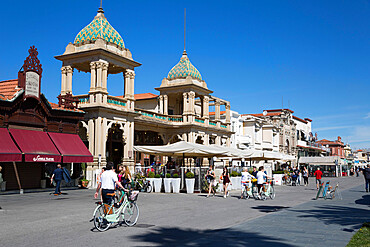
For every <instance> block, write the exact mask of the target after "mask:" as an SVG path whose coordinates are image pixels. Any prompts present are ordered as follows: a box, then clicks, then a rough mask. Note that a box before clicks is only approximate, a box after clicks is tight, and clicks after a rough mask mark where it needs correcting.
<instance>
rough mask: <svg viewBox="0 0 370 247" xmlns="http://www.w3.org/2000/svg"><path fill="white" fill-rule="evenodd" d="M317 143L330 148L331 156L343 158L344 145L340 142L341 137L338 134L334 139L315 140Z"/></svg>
mask: <svg viewBox="0 0 370 247" xmlns="http://www.w3.org/2000/svg"><path fill="white" fill-rule="evenodd" d="M317 143H319V144H321V145H324V146H326V147H328V148H330V155H331V156H339V157H340V158H342V159H344V158H345V154H344V147H345V145H344V143H343V142H342V138H341V137H340V136H338V139H337V140H335V141H329V140H326V139H322V140H320V141H317Z"/></svg>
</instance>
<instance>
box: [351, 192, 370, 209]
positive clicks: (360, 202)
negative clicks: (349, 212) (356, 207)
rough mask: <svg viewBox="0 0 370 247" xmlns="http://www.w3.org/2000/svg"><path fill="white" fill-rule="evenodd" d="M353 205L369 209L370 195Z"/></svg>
mask: <svg viewBox="0 0 370 247" xmlns="http://www.w3.org/2000/svg"><path fill="white" fill-rule="evenodd" d="M355 203H356V204H361V205H368V206H369V207H370V194H369V195H364V196H362V198H361V199H358V200H356V201H355Z"/></svg>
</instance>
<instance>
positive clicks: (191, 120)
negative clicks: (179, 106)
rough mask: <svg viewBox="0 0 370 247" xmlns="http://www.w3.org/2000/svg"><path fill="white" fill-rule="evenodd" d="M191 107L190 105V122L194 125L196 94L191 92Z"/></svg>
mask: <svg viewBox="0 0 370 247" xmlns="http://www.w3.org/2000/svg"><path fill="white" fill-rule="evenodd" d="M188 95H189V105H188V114H189V116H188V122H190V123H192V122H194V121H195V117H194V116H195V93H194V92H189V93H188Z"/></svg>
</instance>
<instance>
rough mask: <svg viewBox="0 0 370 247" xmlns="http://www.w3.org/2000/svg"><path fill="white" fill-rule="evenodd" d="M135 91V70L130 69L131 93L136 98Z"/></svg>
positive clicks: (132, 97)
mask: <svg viewBox="0 0 370 247" xmlns="http://www.w3.org/2000/svg"><path fill="white" fill-rule="evenodd" d="M134 91H135V71H133V70H131V71H130V84H129V94H130V97H131V99H135V98H134Z"/></svg>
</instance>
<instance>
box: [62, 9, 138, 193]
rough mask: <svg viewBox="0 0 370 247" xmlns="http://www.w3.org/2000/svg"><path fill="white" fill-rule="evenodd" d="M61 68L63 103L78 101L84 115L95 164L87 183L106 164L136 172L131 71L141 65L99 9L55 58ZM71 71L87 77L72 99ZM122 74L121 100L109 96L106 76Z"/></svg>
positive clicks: (83, 124)
mask: <svg viewBox="0 0 370 247" xmlns="http://www.w3.org/2000/svg"><path fill="white" fill-rule="evenodd" d="M55 58H56V59H58V60H60V61H62V62H63V65H62V69H61V70H62V87H61V97H60V98H61V99H62V100H65V101H67V100H70V99H71V98H72V99H73V100H78V102H79V103H78V108H79V109H82V110H83V111H85V112H86V114H85V119H84V121H81V125H80V133H81V136H82V135H83V137H81V138H82V139H83V140H84V141H86V142H85V143H87V142H88V146H89V150H90V152H91V153H92V154H93V156H94V162H93V163H89V164H88V167H87V179H89V180H91V181H92V183H91V184H92V186H95V185H96V183H95V182H94V179H95V176H94V172H95V171H94V170H95V169H96V168H98V167H102V166H104V165H105V164H106V162H108V161H112V162H113V163H114V164H115V165H119V164H124V165H129V166H132V167H133V166H134V157H133V143H134V118H135V116H137V113H135V111H134V107H135V105H134V104H135V99H134V79H135V72H134V69H135V68H136V67H138V66H140V65H141V64H140V63H138V62H136V61H134V60H133V58H132V54H131V52H130V50H129V49H127V48H126V47H125V43H124V42H123V39H122V37H121V35H120V34H119V33H118V32H117V31H116V30H115V29H114V28H113V27H112V26H111V24H110V23H109V22H108V20H107V18H106V17H105V16H104V11H103V9H102V8H101V7H100V8H99V10H98V13H97V14H96V16H95V17H94V19H93V20H92V21H91V22H90V23H89V24H88V25H87V26H86V27H84V28H83V29H82V30H81V31H80V32H79V33H78V34H77V36H76V38H75V39H74V42H73V43H69V44H68V45H67V47H66V49H65V52H64V53H63V55H60V56H56V57H55ZM74 69H76V70H78V71H83V72H87V73H90V76H91V80H90V90H89V92H88V93H86V94H83V95H72V75H73V71H74ZM118 73H122V75H123V83H124V90H125V93H124V95H123V97H115V96H112V95H109V94H108V91H107V78H108V75H109V74H118Z"/></svg>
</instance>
